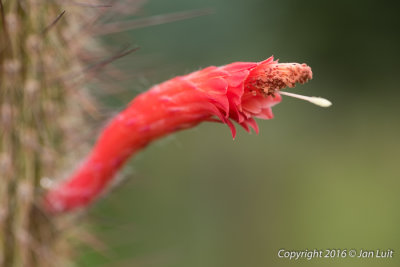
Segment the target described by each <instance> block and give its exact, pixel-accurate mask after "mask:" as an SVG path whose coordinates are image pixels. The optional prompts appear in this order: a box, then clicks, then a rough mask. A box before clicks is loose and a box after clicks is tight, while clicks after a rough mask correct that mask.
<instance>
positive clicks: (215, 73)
mask: <svg viewBox="0 0 400 267" xmlns="http://www.w3.org/2000/svg"><path fill="white" fill-rule="evenodd" d="M311 78H312V72H311V68H310V67H308V66H307V65H305V64H297V63H283V64H281V63H278V62H277V61H274V59H273V57H270V58H268V59H267V60H265V61H262V62H258V63H253V62H236V63H232V64H229V65H225V66H221V67H214V66H211V67H208V68H205V69H203V70H199V71H196V72H193V73H191V74H188V75H186V76H178V77H175V78H173V79H171V80H169V81H166V82H164V83H162V84H159V85H156V86H154V87H152V88H151V89H150V90H149V91H147V92H144V93H142V94H140V95H139V96H137V97H136V98H135V99H133V100H132V102H131V103H129V105H128V107H127V108H126V109H125V110H123V111H122V112H121V113H119V114H118V115H117V116H116V117H115V118H114V119H112V120H111V122H110V123H109V124H108V125H107V126H106V127H105V129H104V130H103V132H102V133H101V135H100V137H99V138H98V141H97V143H96V145H95V147H94V148H93V150H92V152H91V153H90V155H89V156H88V157H87V159H86V160H85V161H84V163H83V164H82V165H81V166H80V167H79V168H78V169H77V170H76V171H75V173H74V174H73V175H72V176H71V177H70V178H69V179H67V180H66V181H64V182H62V183H61V184H59V185H58V186H56V187H55V188H53V189H51V190H49V192H48V193H47V195H46V196H45V199H44V204H45V208H46V209H47V210H48V211H49V212H51V213H58V212H65V211H71V210H73V209H76V208H79V207H83V206H86V205H88V204H89V203H90V202H92V201H93V200H94V199H96V198H97V197H98V196H99V194H100V193H101V192H103V190H104V189H105V188H106V186H107V185H108V184H109V183H110V181H111V180H112V179H113V177H114V176H115V174H116V172H117V171H118V170H119V169H120V168H121V167H122V165H123V164H124V163H125V162H126V161H127V159H128V158H129V157H130V156H132V155H133V154H134V153H136V152H137V151H139V150H140V149H142V148H144V147H145V146H146V145H148V144H149V143H150V142H151V141H153V140H155V139H157V138H160V137H162V136H165V135H167V134H169V133H172V132H175V131H178V130H182V129H186V128H190V127H193V126H195V125H197V124H199V123H200V122H203V121H219V122H222V123H225V124H227V125H228V126H229V128H230V129H231V132H232V136H233V138H235V135H236V129H235V126H234V125H233V123H232V121H235V122H237V123H238V124H239V125H241V126H242V127H243V128H244V129H245V130H246V131H248V132H249V131H250V128H253V129H254V131H255V132H257V133H258V126H257V123H256V122H255V120H254V118H260V119H272V118H273V114H272V111H271V107H272V106H274V105H276V104H278V103H279V102H280V101H281V96H280V94H279V90H281V89H282V88H285V87H294V86H295V83H297V82H299V83H305V82H306V81H308V80H309V79H311Z"/></svg>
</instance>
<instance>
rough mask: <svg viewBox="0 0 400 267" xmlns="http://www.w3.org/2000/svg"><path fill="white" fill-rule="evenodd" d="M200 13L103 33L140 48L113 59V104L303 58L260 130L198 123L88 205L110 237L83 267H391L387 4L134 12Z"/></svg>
mask: <svg viewBox="0 0 400 267" xmlns="http://www.w3.org/2000/svg"><path fill="white" fill-rule="evenodd" d="M199 8H212V9H213V10H214V13H213V14H212V15H209V16H204V17H198V18H194V19H190V20H185V21H180V22H174V23H171V24H163V25H159V26H154V27H149V28H143V29H139V30H134V31H129V32H124V33H121V34H114V35H110V36H108V37H107V42H108V43H110V44H113V45H121V43H127V42H128V43H134V44H137V45H139V46H140V47H141V50H140V51H139V52H138V53H137V54H135V55H132V56H129V57H127V58H124V59H122V60H121V61H119V62H118V64H119V66H120V67H121V68H122V69H124V71H127V73H128V74H129V76H128V77H126V78H125V79H122V80H121V81H120V83H119V86H120V87H122V88H124V91H123V92H122V93H118V94H114V95H110V96H107V97H105V98H104V102H105V103H106V104H107V105H109V106H110V107H112V109H114V110H118V109H122V108H123V106H124V105H125V104H126V103H127V102H128V101H129V100H130V99H132V98H133V97H134V96H135V95H137V93H138V92H140V91H143V90H146V89H147V88H149V87H150V86H151V85H152V84H154V83H158V82H161V81H163V80H165V79H168V78H170V77H173V76H174V75H179V74H184V73H188V72H191V71H193V70H196V69H198V68H200V67H205V66H208V65H223V64H226V63H229V62H232V61H260V60H262V59H265V58H267V57H269V56H270V55H272V54H273V55H274V56H275V57H276V58H279V59H280V60H281V62H289V61H294V62H300V63H302V62H306V63H308V64H309V65H310V66H311V67H312V68H313V72H314V79H313V80H312V81H311V82H310V83H308V84H306V85H303V86H299V87H297V88H295V89H292V90H291V91H293V92H299V93H301V94H306V95H317V96H319V95H320V96H324V97H326V98H328V99H330V100H332V102H333V103H334V105H333V106H332V107H331V108H329V109H321V108H318V107H314V106H312V105H310V104H307V103H305V102H301V101H298V100H294V99H288V98H286V97H284V99H283V101H282V103H281V104H280V105H278V106H276V107H275V108H274V113H275V119H274V120H271V121H259V124H260V134H259V135H258V136H256V135H255V134H251V135H248V134H246V133H245V132H244V131H240V132H239V135H238V137H237V138H236V140H234V141H232V139H231V137H230V133H229V130H228V129H227V127H226V126H223V125H219V124H211V123H208V124H207V123H206V124H202V125H201V126H200V127H197V128H196V129H193V130H189V131H184V132H180V133H178V134H175V135H173V136H171V137H168V138H167V139H164V140H161V141H159V142H157V143H155V144H153V145H151V146H150V147H149V148H148V149H147V150H146V151H144V152H142V153H140V154H139V155H138V156H137V157H136V158H135V159H133V160H132V161H131V162H130V163H129V164H128V166H127V167H126V168H125V174H124V176H125V182H123V184H122V185H121V186H120V187H119V189H117V190H115V191H114V192H112V193H111V194H109V195H108V196H107V198H105V199H103V200H101V201H100V202H99V203H98V204H96V205H95V207H94V209H93V210H92V211H91V218H92V220H93V221H94V222H95V223H94V228H95V231H97V232H98V233H99V236H100V238H101V239H102V240H104V243H105V245H106V248H105V249H102V250H100V251H96V250H95V249H90V248H85V249H84V253H83V254H82V257H81V261H80V263H79V264H80V266H141V267H142V266H143V267H145V266H146V267H147V266H149V267H150V266H177V267H178V266H182V267H187V266H190V267H197V266H198V267H204V266H207V267H214V266H215V267H222V266H229V267H236V266H238V267H239V266H240V267H242V266H252V267H257V266H290V265H301V266H321V265H323V266H399V264H400V257H399V256H398V254H397V253H398V251H400V239H399V235H400V230H399V227H398V226H399V224H400V213H399V209H398V205H399V203H400V194H399V188H400V179H399V178H400V165H399V162H400V143H399V141H398V138H399V132H400V125H399V118H398V116H399V114H400V113H399V105H398V99H399V96H400V90H399V86H398V84H399V82H398V72H399V66H398V62H399V59H400V53H399V51H398V49H399V47H400V44H399V38H400V35H399V29H400V20H399V19H398V10H399V6H398V3H397V2H395V1H369V0H366V1H362V2H360V1H343V0H339V1H316V0H314V1H311V0H310V1H295V0H283V1H272V0H247V1H240V0H229V1H228V0H201V1H200V0H192V1H187V0H170V1H162V0H150V1H149V3H148V4H147V5H146V6H145V7H144V9H143V10H141V12H140V14H139V15H140V16H149V15H154V14H164V13H170V12H176V11H184V10H191V9H199ZM280 248H285V249H288V250H293V249H295V250H304V249H314V248H318V249H328V248H338V249H346V248H347V249H351V248H355V249H371V250H373V249H393V250H394V251H395V256H394V258H392V259H382V260H377V259H349V258H347V259H320V260H318V259H314V260H311V261H307V260H304V259H302V260H299V261H289V260H287V259H279V258H278V257H277V252H278V250H279V249H280Z"/></svg>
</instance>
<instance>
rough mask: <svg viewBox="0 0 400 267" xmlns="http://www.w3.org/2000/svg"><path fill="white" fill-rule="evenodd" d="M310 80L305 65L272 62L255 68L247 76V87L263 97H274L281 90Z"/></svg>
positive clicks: (309, 72) (308, 70) (309, 73)
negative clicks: (255, 90)
mask: <svg viewBox="0 0 400 267" xmlns="http://www.w3.org/2000/svg"><path fill="white" fill-rule="evenodd" d="M310 79H312V71H311V68H310V67H309V66H307V65H306V64H298V63H277V62H274V63H272V64H265V65H263V64H261V65H260V66H259V67H257V68H255V69H254V70H253V71H252V73H251V74H250V75H249V81H248V85H249V86H250V87H252V88H255V89H258V90H259V91H261V92H262V93H263V94H265V95H274V93H275V92H277V91H279V90H281V89H283V88H286V87H289V88H292V87H295V86H296V83H301V84H303V83H306V82H307V81H308V80H310Z"/></svg>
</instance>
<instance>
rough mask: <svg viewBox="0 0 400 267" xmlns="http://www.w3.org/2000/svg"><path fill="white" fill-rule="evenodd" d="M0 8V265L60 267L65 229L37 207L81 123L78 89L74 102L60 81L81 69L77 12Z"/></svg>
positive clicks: (28, 0)
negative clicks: (75, 35) (72, 41)
mask: <svg viewBox="0 0 400 267" xmlns="http://www.w3.org/2000/svg"><path fill="white" fill-rule="evenodd" d="M0 5H1V6H0V8H1V10H0V12H1V13H0V16H1V17H0V114H1V116H0V120H1V128H0V177H1V182H0V265H1V266H60V265H61V264H62V261H64V260H65V257H63V256H61V255H64V256H65V255H67V254H66V252H67V251H68V250H67V249H66V247H67V245H66V244H67V243H66V242H67V241H66V236H67V235H68V230H67V231H62V232H60V231H58V230H57V228H58V225H59V223H58V222H57V221H55V219H54V218H51V217H49V216H47V215H45V213H44V212H42V211H41V208H40V207H39V205H38V201H39V195H40V193H41V191H43V190H42V189H41V186H40V183H41V181H48V180H49V179H50V178H52V177H57V176H59V174H60V172H61V171H62V170H63V168H64V167H65V162H66V158H65V157H64V154H65V152H66V148H67V147H69V144H71V142H72V141H73V138H74V137H77V134H76V129H77V128H80V127H79V125H83V120H84V116H83V115H82V108H81V107H82V105H81V104H80V103H81V100H80V99H81V98H82V97H83V96H82V93H83V92H82V88H80V89H79V90H80V91H79V97H76V96H77V94H76V90H77V89H76V88H74V86H73V84H72V83H71V82H70V81H69V80H68V79H67V78H66V77H67V76H66V74H68V73H71V71H72V70H73V69H77V68H79V66H80V65H81V59H80V57H79V54H78V50H81V49H82V47H80V44H81V42H82V40H79V43H78V42H76V43H75V44H74V45H71V44H70V40H68V38H70V37H71V36H72V34H73V33H74V31H76V27H77V26H76V25H77V21H78V19H79V18H81V16H82V11H81V8H80V7H77V6H75V7H74V6H69V7H68V12H67V14H65V15H64V12H63V9H62V7H60V5H59V4H58V2H57V1H39V0H20V1H14V0H8V1H4V0H2V1H0ZM63 15H64V16H63ZM85 101H87V99H85ZM75 146H76V145H75ZM46 177H47V178H46Z"/></svg>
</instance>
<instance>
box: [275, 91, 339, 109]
mask: <svg viewBox="0 0 400 267" xmlns="http://www.w3.org/2000/svg"><path fill="white" fill-rule="evenodd" d="M279 93H280V94H281V95H286V96H291V97H294V98H298V99H302V100H305V101H308V102H310V103H313V104H314V105H317V106H320V107H324V108H327V107H329V106H331V105H332V102H331V101H329V100H328V99H325V98H322V97H316V96H305V95H298V94H293V93H288V92H283V91H280V92H279Z"/></svg>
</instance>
